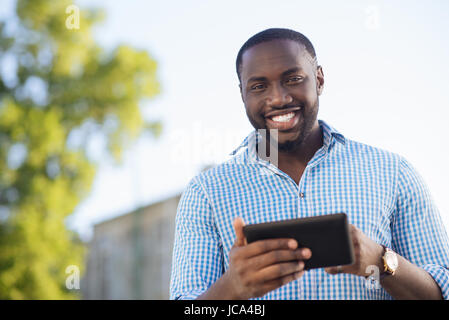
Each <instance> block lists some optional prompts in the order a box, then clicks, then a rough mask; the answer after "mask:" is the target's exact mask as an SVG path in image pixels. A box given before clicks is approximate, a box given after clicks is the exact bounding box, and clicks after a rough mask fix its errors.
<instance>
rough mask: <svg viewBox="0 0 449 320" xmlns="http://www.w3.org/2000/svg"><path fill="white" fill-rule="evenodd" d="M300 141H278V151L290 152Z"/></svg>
mask: <svg viewBox="0 0 449 320" xmlns="http://www.w3.org/2000/svg"><path fill="white" fill-rule="evenodd" d="M301 143H302V141H300V140H299V139H297V140H288V141H285V142H278V151H279V152H292V151H295V150H296V149H297V148H298V147H299V146H300V145H301Z"/></svg>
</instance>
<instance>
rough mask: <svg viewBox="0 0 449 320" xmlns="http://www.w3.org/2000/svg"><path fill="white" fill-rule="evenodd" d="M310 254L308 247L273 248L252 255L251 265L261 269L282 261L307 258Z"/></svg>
mask: <svg viewBox="0 0 449 320" xmlns="http://www.w3.org/2000/svg"><path fill="white" fill-rule="evenodd" d="M311 256H312V252H311V251H310V249H307V248H301V249H296V250H291V249H281V250H273V251H270V252H267V253H263V254H261V255H259V256H255V257H252V258H251V259H252V260H251V265H252V266H253V268H254V269H257V270H259V269H263V268H265V267H267V266H270V265H272V264H277V263H282V262H290V261H299V260H308V259H310V257H311Z"/></svg>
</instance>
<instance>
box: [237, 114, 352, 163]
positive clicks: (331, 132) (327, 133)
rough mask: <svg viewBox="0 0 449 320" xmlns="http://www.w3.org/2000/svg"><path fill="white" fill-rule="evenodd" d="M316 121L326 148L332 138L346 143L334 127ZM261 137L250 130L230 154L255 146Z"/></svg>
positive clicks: (322, 121)
mask: <svg viewBox="0 0 449 320" xmlns="http://www.w3.org/2000/svg"><path fill="white" fill-rule="evenodd" d="M318 123H319V125H320V128H321V130H322V132H323V145H324V146H325V147H326V149H329V148H330V147H332V138H335V140H337V141H338V142H340V143H341V144H343V145H345V144H346V138H345V136H344V135H342V134H341V133H340V132H338V131H337V130H336V129H335V128H334V127H332V126H331V125H329V124H328V123H326V122H325V121H324V120H318ZM261 138H262V135H261V134H260V133H259V132H258V131H257V130H253V131H251V133H250V134H249V135H248V136H246V138H245V139H244V140H243V142H242V143H241V144H240V145H239V146H238V147H237V148H236V149H234V151H232V152H231V153H230V155H231V156H233V155H235V154H236V153H237V152H238V151H239V150H240V149H241V148H244V147H248V146H255V145H256V142H257V141H260V139H261ZM248 151H249V152H251V153H255V148H252V147H251V148H250V150H248Z"/></svg>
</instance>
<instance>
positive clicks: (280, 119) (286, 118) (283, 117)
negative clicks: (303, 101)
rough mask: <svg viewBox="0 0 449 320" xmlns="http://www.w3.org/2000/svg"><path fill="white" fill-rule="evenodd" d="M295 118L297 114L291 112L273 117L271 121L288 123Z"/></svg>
mask: <svg viewBox="0 0 449 320" xmlns="http://www.w3.org/2000/svg"><path fill="white" fill-rule="evenodd" d="M294 116H295V113H294V112H290V113H286V114H282V115H280V116H275V117H272V118H271V120H273V121H276V122H287V121H289V120H290V119H291V118H293V117H294Z"/></svg>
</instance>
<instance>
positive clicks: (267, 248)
mask: <svg viewBox="0 0 449 320" xmlns="http://www.w3.org/2000/svg"><path fill="white" fill-rule="evenodd" d="M243 226H244V222H243V219H242V218H236V219H235V220H234V229H235V233H236V239H235V242H234V245H233V247H232V249H231V251H230V253H229V269H228V270H227V271H226V272H225V274H224V275H223V280H224V279H226V282H227V283H228V288H229V289H230V290H231V291H232V296H233V297H234V298H235V299H249V298H254V297H260V296H263V295H265V294H266V293H268V292H270V291H272V290H274V289H277V288H279V287H281V286H283V285H285V284H287V283H289V282H291V281H293V280H296V279H298V278H300V277H301V276H302V275H303V274H304V261H303V260H307V259H310V257H311V256H312V252H311V251H310V249H307V248H300V249H299V248H297V247H298V243H297V242H296V240H294V239H270V240H262V241H256V242H253V243H251V244H247V242H246V239H245V236H244V234H243Z"/></svg>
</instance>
